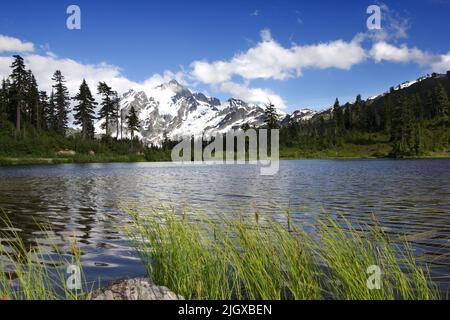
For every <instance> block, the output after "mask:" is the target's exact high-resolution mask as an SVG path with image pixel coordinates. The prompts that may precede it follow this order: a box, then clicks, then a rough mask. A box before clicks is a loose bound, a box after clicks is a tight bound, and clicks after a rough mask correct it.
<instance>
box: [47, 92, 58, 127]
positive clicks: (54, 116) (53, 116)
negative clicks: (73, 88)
mask: <svg viewBox="0 0 450 320" xmlns="http://www.w3.org/2000/svg"><path fill="white" fill-rule="evenodd" d="M47 116H48V120H49V125H50V126H49V128H50V129H51V130H53V131H55V132H57V130H58V110H57V107H56V103H55V93H54V92H53V90H52V93H51V94H50V99H49V105H48V111H47Z"/></svg>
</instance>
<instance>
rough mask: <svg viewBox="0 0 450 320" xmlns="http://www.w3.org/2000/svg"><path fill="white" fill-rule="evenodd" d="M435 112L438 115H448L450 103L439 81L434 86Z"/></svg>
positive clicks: (449, 113)
mask: <svg viewBox="0 0 450 320" xmlns="http://www.w3.org/2000/svg"><path fill="white" fill-rule="evenodd" d="M434 96H435V103H436V113H437V116H438V117H446V116H449V115H450V105H449V101H448V95H447V91H445V89H444V87H443V86H442V84H441V83H438V84H437V86H436V88H435V95H434Z"/></svg>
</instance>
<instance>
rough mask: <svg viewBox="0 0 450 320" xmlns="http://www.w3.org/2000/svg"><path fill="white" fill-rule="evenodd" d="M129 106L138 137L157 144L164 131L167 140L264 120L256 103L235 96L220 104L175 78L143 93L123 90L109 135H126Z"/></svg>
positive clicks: (258, 123) (224, 130)
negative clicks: (135, 118) (135, 115)
mask: <svg viewBox="0 0 450 320" xmlns="http://www.w3.org/2000/svg"><path fill="white" fill-rule="evenodd" d="M132 106H133V107H134V108H135V110H136V112H137V113H138V116H139V119H140V121H141V130H140V132H139V135H138V136H139V138H141V139H143V140H144V141H145V142H146V143H149V144H160V143H161V141H162V140H163V138H164V135H165V134H166V135H167V137H169V138H171V139H180V138H181V137H185V136H192V135H193V136H200V135H202V134H204V135H207V136H212V135H214V134H216V133H226V132H228V131H230V130H232V129H237V128H239V127H240V126H241V125H243V124H246V123H247V124H249V125H251V126H253V125H254V126H261V125H262V124H263V123H264V120H265V116H264V109H263V108H262V107H260V106H257V105H253V104H247V103H246V102H244V101H242V100H237V99H230V100H228V101H226V102H223V103H222V102H221V101H220V100H219V99H216V98H211V97H207V96H206V95H204V94H202V93H193V92H191V91H190V90H189V89H187V88H186V87H184V86H182V85H181V84H179V83H178V82H177V81H176V80H171V81H170V82H167V83H163V84H161V85H159V86H157V87H154V88H149V89H146V90H145V92H144V91H134V90H130V91H128V92H126V93H125V94H124V95H123V96H122V97H121V102H120V113H121V115H122V116H121V118H122V120H120V119H119V123H117V122H114V123H111V124H110V126H111V128H112V129H111V135H112V136H113V137H115V136H117V137H119V138H121V137H123V138H124V137H130V134H129V133H128V131H127V130H126V124H125V117H126V115H127V114H128V113H129V110H130V108H131V107H132ZM122 122H123V126H122V129H120V128H121V123H122ZM103 123H104V121H99V122H97V123H96V125H95V129H96V133H97V134H104V133H105V130H103V129H102V128H101V126H102V124H103Z"/></svg>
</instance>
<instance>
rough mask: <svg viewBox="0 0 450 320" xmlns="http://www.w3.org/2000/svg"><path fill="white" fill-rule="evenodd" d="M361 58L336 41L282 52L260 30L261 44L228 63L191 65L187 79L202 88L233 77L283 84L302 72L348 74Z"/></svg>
mask: <svg viewBox="0 0 450 320" xmlns="http://www.w3.org/2000/svg"><path fill="white" fill-rule="evenodd" d="M365 58H366V54H365V51H364V49H363V48H362V47H361V45H360V43H359V42H358V41H350V42H346V41H343V40H336V41H331V42H326V43H319V44H314V45H305V46H300V45H293V46H291V47H290V48H285V47H283V46H282V45H281V44H279V43H278V42H277V41H275V40H274V39H273V38H272V36H271V34H270V31H269V30H263V31H261V41H260V42H259V43H258V44H257V45H256V46H255V47H253V48H250V49H249V50H248V51H247V52H245V53H240V54H237V55H235V56H234V57H233V58H232V59H230V60H219V61H213V62H207V61H194V62H193V63H192V64H191V68H192V71H191V74H190V75H191V77H192V78H193V79H195V80H197V81H200V82H203V83H206V84H218V83H222V82H226V81H230V80H231V79H232V77H233V76H239V77H241V78H243V79H245V80H254V79H274V80H285V79H288V78H291V77H294V76H300V75H301V72H302V69H303V68H319V69H325V68H338V69H345V70H348V69H350V68H351V67H352V66H353V65H355V64H358V63H360V62H362V61H363V60H364V59H365Z"/></svg>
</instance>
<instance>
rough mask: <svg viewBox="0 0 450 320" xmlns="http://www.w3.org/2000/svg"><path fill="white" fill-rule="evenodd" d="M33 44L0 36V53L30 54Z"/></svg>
mask: <svg viewBox="0 0 450 320" xmlns="http://www.w3.org/2000/svg"><path fill="white" fill-rule="evenodd" d="M32 51H34V44H33V43H31V42H22V41H21V40H19V39H17V38H12V37H8V36H5V35H1V34H0V52H32Z"/></svg>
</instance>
